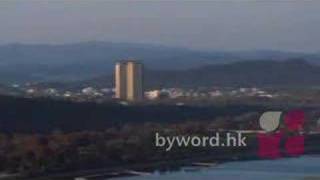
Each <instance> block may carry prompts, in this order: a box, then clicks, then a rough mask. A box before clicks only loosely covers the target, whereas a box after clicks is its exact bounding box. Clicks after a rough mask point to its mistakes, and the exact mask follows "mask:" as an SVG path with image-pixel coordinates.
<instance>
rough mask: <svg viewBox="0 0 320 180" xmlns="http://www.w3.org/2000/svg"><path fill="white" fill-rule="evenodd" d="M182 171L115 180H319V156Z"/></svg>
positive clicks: (237, 163)
mask: <svg viewBox="0 0 320 180" xmlns="http://www.w3.org/2000/svg"><path fill="white" fill-rule="evenodd" d="M183 169H184V170H181V171H176V172H167V173H159V172H155V173H153V174H152V175H145V176H135V177H122V178H115V179H113V180H153V179H157V180H181V179H183V180H213V179H216V180H257V179H259V180H320V156H303V157H298V158H287V159H278V160H260V161H240V162H228V163H224V164H220V165H218V166H215V167H210V168H199V169H197V168H183Z"/></svg>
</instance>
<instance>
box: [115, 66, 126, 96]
mask: <svg viewBox="0 0 320 180" xmlns="http://www.w3.org/2000/svg"><path fill="white" fill-rule="evenodd" d="M126 71H127V65H126V63H125V62H118V63H116V67H115V85H116V92H115V95H116V98H117V99H126V98H127V72H126Z"/></svg>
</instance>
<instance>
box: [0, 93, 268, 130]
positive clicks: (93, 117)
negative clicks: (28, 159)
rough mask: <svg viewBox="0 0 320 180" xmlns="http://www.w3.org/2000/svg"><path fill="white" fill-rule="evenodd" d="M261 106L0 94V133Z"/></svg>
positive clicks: (204, 116) (172, 118) (230, 112)
mask: <svg viewBox="0 0 320 180" xmlns="http://www.w3.org/2000/svg"><path fill="white" fill-rule="evenodd" d="M264 110H265V108H264V107H259V106H247V105H230V106H212V105H211V106H204V107H199V106H175V105H132V106H123V105H120V104H117V103H115V102H110V103H105V104H96V103H73V102H68V101H56V100H49V99H25V98H15V97H6V96H1V97H0V131H1V132H9V133H10V132H26V133H28V132H37V133H51V132H53V131H56V130H59V131H63V132H70V131H81V130H102V129H105V128H107V127H110V126H119V125H122V124H125V123H127V122H134V123H142V122H163V123H170V122H172V123H173V122H178V121H185V120H197V121H202V120H213V119H214V118H216V117H219V116H221V117H223V116H230V117H232V116H236V115H239V114H242V113H246V112H252V111H260V112H261V111H264Z"/></svg>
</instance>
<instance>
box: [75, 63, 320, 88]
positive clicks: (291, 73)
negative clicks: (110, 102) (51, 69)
mask: <svg viewBox="0 0 320 180" xmlns="http://www.w3.org/2000/svg"><path fill="white" fill-rule="evenodd" d="M69 85H70V84H69ZM73 85H74V86H76V85H77V86H80V85H81V86H82V87H84V86H98V87H105V86H107V87H111V86H113V77H112V76H110V75H108V76H100V77H97V78H94V79H90V80H88V81H82V82H77V83H74V84H73ZM145 85H146V87H147V88H160V87H201V86H205V87H208V86H233V87H237V86H259V87H265V86H274V87H304V86H306V87H311V86H312V87H315V86H319V85H320V66H318V65H314V64H310V63H308V62H307V61H304V60H290V61H283V62H278V61H242V62H235V63H230V64H217V65H206V66H203V67H200V68H193V69H188V70H167V71H164V70H150V69H146V71H145Z"/></svg>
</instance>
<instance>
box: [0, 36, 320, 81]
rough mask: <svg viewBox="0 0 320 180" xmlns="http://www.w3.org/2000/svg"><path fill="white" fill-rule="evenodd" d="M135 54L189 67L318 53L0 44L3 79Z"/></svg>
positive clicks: (106, 64)
mask: <svg viewBox="0 0 320 180" xmlns="http://www.w3.org/2000/svg"><path fill="white" fill-rule="evenodd" d="M126 58H133V59H138V60H140V61H142V62H143V63H144V64H145V66H146V67H147V68H148V69H155V70H186V69H190V68H197V67H201V66H205V65H208V64H221V63H230V62H235V61H243V60H263V59H264V60H277V61H279V60H286V59H290V58H304V59H306V60H308V61H312V62H317V60H320V55H319V54H306V53H293V52H281V51H239V52H225V51H196V50H189V49H184V48H173V47H166V46H159V45H150V44H134V43H110V42H83V43H76V44H61V45H46V44H36V45H32V44H30V45H28V44H10V45H1V46H0V83H13V82H26V81H72V80H76V81H78V80H84V79H89V78H92V77H97V76H101V75H104V74H111V73H112V71H113V66H114V63H115V61H117V60H120V59H126Z"/></svg>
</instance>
